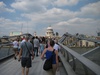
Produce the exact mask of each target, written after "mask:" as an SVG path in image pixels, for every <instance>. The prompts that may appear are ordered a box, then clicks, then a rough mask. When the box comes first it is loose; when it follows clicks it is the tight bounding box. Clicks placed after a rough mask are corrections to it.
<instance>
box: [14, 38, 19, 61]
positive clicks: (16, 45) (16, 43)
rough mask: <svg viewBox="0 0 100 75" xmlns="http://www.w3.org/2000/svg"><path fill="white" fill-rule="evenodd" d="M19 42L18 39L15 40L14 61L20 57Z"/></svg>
mask: <svg viewBox="0 0 100 75" xmlns="http://www.w3.org/2000/svg"><path fill="white" fill-rule="evenodd" d="M18 46H19V44H18V41H17V39H15V40H14V42H13V50H14V53H15V56H14V59H15V60H16V56H17V55H18Z"/></svg>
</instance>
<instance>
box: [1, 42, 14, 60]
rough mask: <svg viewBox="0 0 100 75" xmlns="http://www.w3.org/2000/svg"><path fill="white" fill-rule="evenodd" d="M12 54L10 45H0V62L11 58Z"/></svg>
mask: <svg viewBox="0 0 100 75" xmlns="http://www.w3.org/2000/svg"><path fill="white" fill-rule="evenodd" d="M13 54H14V52H13V50H12V44H11V43H7V44H0V61H2V60H4V59H6V58H8V57H10V56H12V55H13Z"/></svg>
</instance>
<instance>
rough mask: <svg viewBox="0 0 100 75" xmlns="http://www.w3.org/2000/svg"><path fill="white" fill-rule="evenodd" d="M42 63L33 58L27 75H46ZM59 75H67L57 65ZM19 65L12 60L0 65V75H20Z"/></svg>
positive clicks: (38, 59) (60, 65)
mask: <svg viewBox="0 0 100 75" xmlns="http://www.w3.org/2000/svg"><path fill="white" fill-rule="evenodd" d="M43 63H44V61H43V60H41V59H40V56H39V57H35V58H34V60H32V67H31V68H30V72H29V75H47V72H46V71H44V70H43ZM59 67H60V70H59V73H58V74H59V75H67V74H66V72H65V70H64V67H63V66H62V64H61V63H59ZM21 71H22V70H21V63H20V62H18V61H17V60H14V59H13V58H11V59H9V60H7V61H5V62H3V63H1V64H0V75H21Z"/></svg>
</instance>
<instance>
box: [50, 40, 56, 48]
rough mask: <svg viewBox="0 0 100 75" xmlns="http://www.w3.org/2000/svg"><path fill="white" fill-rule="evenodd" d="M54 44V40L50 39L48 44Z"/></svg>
mask: <svg viewBox="0 0 100 75" xmlns="http://www.w3.org/2000/svg"><path fill="white" fill-rule="evenodd" d="M54 44H55V42H54V40H52V39H50V46H52V47H53V46H54Z"/></svg>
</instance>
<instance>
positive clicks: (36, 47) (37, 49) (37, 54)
mask: <svg viewBox="0 0 100 75" xmlns="http://www.w3.org/2000/svg"><path fill="white" fill-rule="evenodd" d="M36 56H38V47H36Z"/></svg>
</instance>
